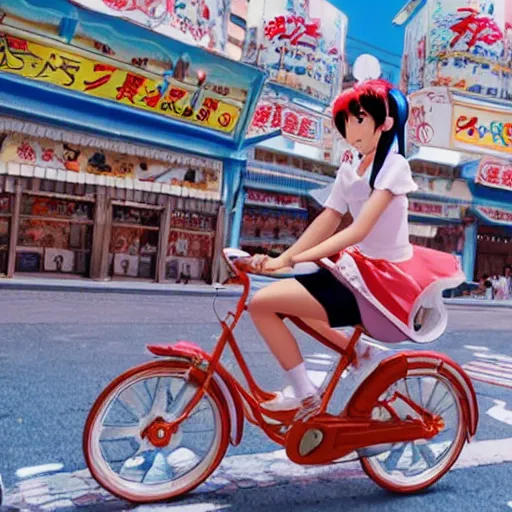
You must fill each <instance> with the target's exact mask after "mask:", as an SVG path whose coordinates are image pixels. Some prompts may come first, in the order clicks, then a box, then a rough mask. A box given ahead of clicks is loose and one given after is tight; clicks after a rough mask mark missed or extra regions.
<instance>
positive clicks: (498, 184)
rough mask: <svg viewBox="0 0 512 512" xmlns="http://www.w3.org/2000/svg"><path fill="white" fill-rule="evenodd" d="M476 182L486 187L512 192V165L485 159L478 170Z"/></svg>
mask: <svg viewBox="0 0 512 512" xmlns="http://www.w3.org/2000/svg"><path fill="white" fill-rule="evenodd" d="M475 182H476V183H479V184H481V185H485V186H486V187H492V188H500V189H503V190H510V191H512V165H511V164H507V163H505V162H496V161H492V160H485V159H484V160H482V163H481V164H480V167H479V169H478V173H477V175H476V180H475Z"/></svg>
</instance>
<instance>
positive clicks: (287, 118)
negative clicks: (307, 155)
mask: <svg viewBox="0 0 512 512" xmlns="http://www.w3.org/2000/svg"><path fill="white" fill-rule="evenodd" d="M279 128H280V129H281V130H282V131H283V133H284V134H286V135H287V136H288V137H290V138H293V139H297V140H299V141H301V142H305V143H307V144H312V145H318V146H319V145H321V144H322V118H321V117H319V116H315V115H314V114H313V113H311V112H309V111H306V110H302V109H300V108H297V107H294V106H291V105H290V103H288V102H286V103H284V102H281V101H279V102H278V101H272V100H267V99H265V100H263V101H261V102H260V104H259V105H258V107H257V108H256V112H255V113H254V117H253V120H252V125H251V128H250V130H249V134H250V135H251V136H254V135H260V134H262V133H267V132H270V131H272V130H278V129H279Z"/></svg>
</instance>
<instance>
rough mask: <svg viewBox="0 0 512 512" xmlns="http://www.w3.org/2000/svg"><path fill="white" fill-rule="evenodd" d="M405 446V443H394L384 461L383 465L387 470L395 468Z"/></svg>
mask: <svg viewBox="0 0 512 512" xmlns="http://www.w3.org/2000/svg"><path fill="white" fill-rule="evenodd" d="M406 448H407V443H400V444H397V445H395V446H394V447H393V448H392V449H391V451H390V452H389V455H388V457H387V458H386V460H385V461H384V465H385V466H386V468H387V469H388V470H389V471H393V470H395V469H397V464H398V462H399V461H400V459H401V457H402V455H403V454H404V452H405V450H406Z"/></svg>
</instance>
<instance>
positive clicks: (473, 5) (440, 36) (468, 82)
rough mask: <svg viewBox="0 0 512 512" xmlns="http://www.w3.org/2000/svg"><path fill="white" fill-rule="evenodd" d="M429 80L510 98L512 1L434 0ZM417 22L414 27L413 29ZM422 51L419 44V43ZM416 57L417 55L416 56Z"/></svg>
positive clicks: (430, 19) (429, 35)
mask: <svg viewBox="0 0 512 512" xmlns="http://www.w3.org/2000/svg"><path fill="white" fill-rule="evenodd" d="M423 14H424V16H428V29H427V30H424V31H423V33H422V35H426V36H427V44H426V63H425V76H426V79H425V82H426V85H427V86H429V85H432V86H445V87H450V88H458V89H462V90H466V91H469V92H472V93H477V94H482V95H485V96H491V97H495V98H509V97H510V96H511V94H512V90H511V89H510V85H509V83H510V82H509V80H510V68H509V63H510V61H511V58H512V30H511V29H512V25H511V22H512V10H511V9H510V0H485V1H474V0H443V1H442V2H439V1H434V0H429V6H428V8H425V9H424V10H423ZM415 28H416V27H414V26H411V27H410V28H409V30H410V31H413V30H415ZM418 52H419V47H418ZM410 58H411V59H414V58H415V56H414V54H412V55H410Z"/></svg>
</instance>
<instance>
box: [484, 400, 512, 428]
mask: <svg viewBox="0 0 512 512" xmlns="http://www.w3.org/2000/svg"><path fill="white" fill-rule="evenodd" d="M493 402H494V405H493V406H492V407H491V408H490V409H489V410H488V411H487V414H488V415H489V416H490V417H491V418H494V419H495V420H498V421H501V422H502V423H505V424H507V425H511V426H512V411H511V410H510V409H507V403H506V402H503V401H502V400H493Z"/></svg>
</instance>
